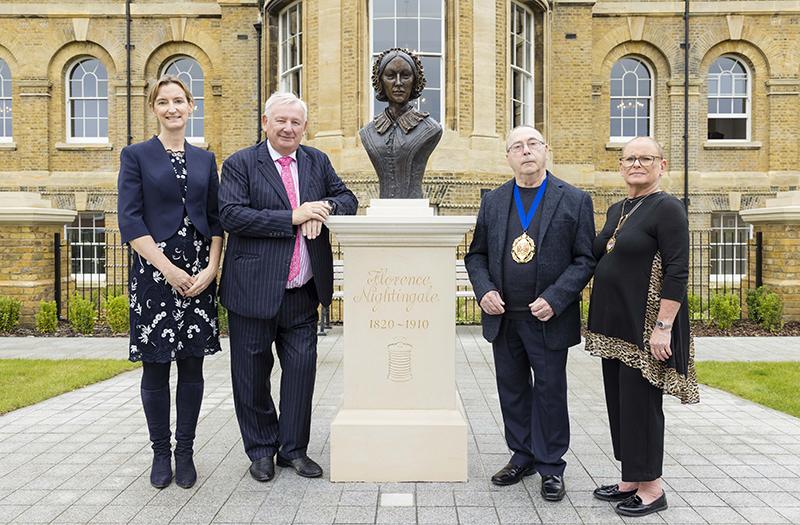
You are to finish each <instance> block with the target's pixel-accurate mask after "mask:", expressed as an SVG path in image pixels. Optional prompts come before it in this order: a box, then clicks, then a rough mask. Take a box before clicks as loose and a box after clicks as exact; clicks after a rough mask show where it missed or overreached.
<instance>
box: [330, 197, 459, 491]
mask: <svg viewBox="0 0 800 525" xmlns="http://www.w3.org/2000/svg"><path fill="white" fill-rule="evenodd" d="M389 210H391V212H390V211H389ZM474 223H475V218H474V217H453V216H447V217H435V216H433V214H432V212H431V211H430V209H429V208H428V205H427V201H426V200H424V199H419V200H416V199H414V200H402V201H401V200H399V199H398V200H388V201H384V200H381V199H374V200H373V201H372V206H371V207H370V208H369V209H368V211H367V215H366V216H349V217H331V218H329V219H328V227H329V228H330V229H331V231H333V232H334V233H335V234H336V238H337V240H338V241H339V243H340V245H341V247H342V250H343V253H344V316H345V322H344V344H345V351H344V401H343V403H342V406H341V408H340V409H339V412H338V413H337V415H336V417H335V418H334V420H333V423H332V424H331V480H332V481H465V480H466V479H467V422H466V417H465V414H464V408H463V406H462V404H461V401H460V398H459V396H458V393H457V390H456V381H455V345H456V336H455V321H456V319H455V315H456V314H455V306H456V299H455V291H456V286H455V264H456V246H457V245H458V244H459V243H461V242H462V240H463V238H464V234H465V233H466V232H467V231H468V230H469V229H470V228H471V227H472V226H473V225H474Z"/></svg>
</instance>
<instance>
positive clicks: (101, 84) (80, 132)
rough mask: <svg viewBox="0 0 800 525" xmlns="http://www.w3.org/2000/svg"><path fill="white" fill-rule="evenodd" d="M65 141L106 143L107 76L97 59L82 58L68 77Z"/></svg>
mask: <svg viewBox="0 0 800 525" xmlns="http://www.w3.org/2000/svg"><path fill="white" fill-rule="evenodd" d="M67 123H68V125H67V140H68V141H70V142H108V72H106V68H105V66H104V65H103V63H102V62H100V61H99V60H97V59H96V58H93V57H89V58H83V59H81V60H80V61H78V62H77V63H76V64H75V65H74V66H73V67H72V69H70V70H69V73H68V75H67Z"/></svg>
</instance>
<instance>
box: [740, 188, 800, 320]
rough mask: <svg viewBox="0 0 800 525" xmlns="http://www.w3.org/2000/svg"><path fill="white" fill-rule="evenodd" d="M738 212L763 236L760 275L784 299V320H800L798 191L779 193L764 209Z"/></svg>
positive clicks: (799, 217) (799, 219)
mask: <svg viewBox="0 0 800 525" xmlns="http://www.w3.org/2000/svg"><path fill="white" fill-rule="evenodd" d="M740 215H741V216H742V218H743V219H744V220H745V221H747V222H749V223H751V224H753V228H754V229H755V231H756V232H761V233H762V235H763V237H762V238H763V244H762V246H763V255H762V277H763V281H764V285H765V286H767V287H768V288H770V289H771V290H772V291H774V292H775V293H777V294H778V295H780V296H781V298H782V299H783V319H784V320H785V321H800V258H798V255H799V254H800V191H789V192H781V193H778V195H777V197H776V198H774V199H767V201H766V205H765V207H764V208H759V209H752V210H743V211H741V212H740ZM754 259H755V257H751V260H754ZM751 273H753V272H751ZM754 279H755V277H754V276H753V275H751V276H750V280H751V283H754Z"/></svg>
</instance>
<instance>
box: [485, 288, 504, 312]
mask: <svg viewBox="0 0 800 525" xmlns="http://www.w3.org/2000/svg"><path fill="white" fill-rule="evenodd" d="M505 304H506V303H505V302H503V299H502V298H501V297H500V292H498V291H497V290H492V291H490V292H486V295H484V296H483V297H482V298H481V309H482V310H483V311H484V312H486V313H487V314H490V315H500V314H502V313H504V312H505V311H506V309H505Z"/></svg>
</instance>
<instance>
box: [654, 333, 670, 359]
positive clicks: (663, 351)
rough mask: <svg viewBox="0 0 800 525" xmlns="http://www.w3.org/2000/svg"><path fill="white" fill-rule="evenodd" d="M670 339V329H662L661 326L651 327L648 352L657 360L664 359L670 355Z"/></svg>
mask: <svg viewBox="0 0 800 525" xmlns="http://www.w3.org/2000/svg"><path fill="white" fill-rule="evenodd" d="M671 339H672V330H662V329H661V328H653V334H652V335H651V336H650V353H651V354H653V357H655V358H656V359H658V360H659V361H666V360H667V359H669V358H670V356H671V355H672V349H671V348H670V347H669V343H670V341H671Z"/></svg>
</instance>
